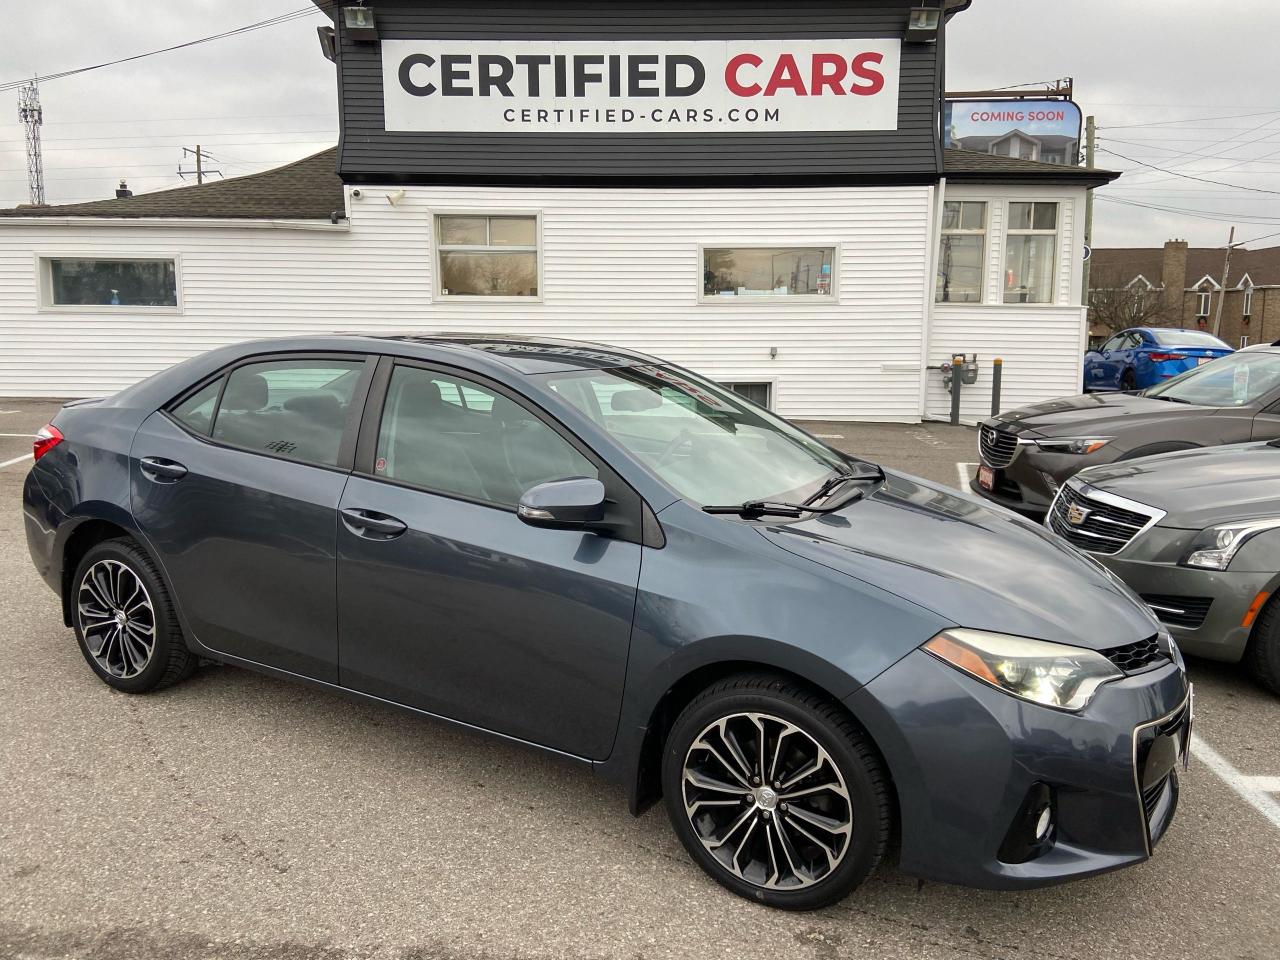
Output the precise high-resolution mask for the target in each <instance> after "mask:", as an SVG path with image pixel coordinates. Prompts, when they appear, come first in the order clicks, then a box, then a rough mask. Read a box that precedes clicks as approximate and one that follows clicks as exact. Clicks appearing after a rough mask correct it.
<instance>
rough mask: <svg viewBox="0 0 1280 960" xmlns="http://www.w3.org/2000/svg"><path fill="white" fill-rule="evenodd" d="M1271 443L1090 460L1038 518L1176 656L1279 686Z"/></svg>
mask: <svg viewBox="0 0 1280 960" xmlns="http://www.w3.org/2000/svg"><path fill="white" fill-rule="evenodd" d="M1278 448H1280V440H1271V441H1268V442H1266V443H1249V444H1236V445H1231V446H1224V447H1211V448H1209V449H1205V450H1189V451H1184V452H1182V453H1169V454H1165V455H1164V456H1159V457H1148V458H1146V459H1144V460H1137V461H1134V462H1132V463H1117V464H1110V465H1106V466H1100V467H1090V468H1089V469H1088V470H1085V471H1083V472H1081V473H1078V474H1076V476H1074V477H1072V478H1071V479H1070V480H1068V481H1067V482H1066V483H1065V484H1063V485H1062V488H1061V490H1059V492H1058V496H1057V497H1056V498H1055V500H1054V501H1053V507H1052V509H1051V510H1050V511H1049V515H1048V517H1047V518H1046V520H1045V524H1046V526H1048V527H1049V529H1051V530H1053V532H1054V533H1056V534H1058V535H1059V536H1061V537H1064V538H1065V539H1067V540H1069V541H1070V542H1071V543H1072V544H1073V545H1074V546H1076V547H1077V548H1079V549H1080V550H1084V551H1085V552H1087V553H1090V554H1093V555H1094V556H1096V557H1097V558H1098V559H1099V560H1100V561H1101V562H1102V563H1104V564H1106V566H1107V567H1109V568H1110V569H1111V570H1113V571H1114V572H1115V573H1116V575H1117V576H1119V577H1120V579H1122V580H1123V581H1124V582H1125V583H1127V584H1128V585H1129V586H1130V587H1132V588H1133V589H1134V590H1135V591H1136V592H1137V593H1139V594H1141V596H1142V599H1143V600H1145V601H1146V602H1147V604H1148V605H1149V606H1150V607H1151V609H1152V610H1154V611H1155V613H1156V616H1158V617H1159V618H1160V620H1161V622H1163V623H1164V624H1165V626H1167V627H1168V628H1169V630H1170V631H1171V632H1172V633H1173V635H1174V637H1175V638H1176V639H1177V641H1178V646H1179V647H1181V648H1182V649H1183V650H1184V651H1185V652H1187V653H1192V654H1195V655H1197V656H1201V657H1208V658H1210V659H1213V660H1225V661H1228V662H1231V663H1235V662H1238V661H1240V660H1241V659H1243V660H1244V662H1245V664H1246V665H1247V666H1248V668H1249V669H1250V671H1251V672H1252V673H1253V674H1254V675H1255V676H1256V677H1257V678H1258V679H1259V680H1260V681H1261V682H1262V683H1263V684H1264V685H1266V686H1267V687H1269V688H1270V689H1271V690H1272V691H1274V692H1276V693H1280V589H1278V588H1280V449H1278Z"/></svg>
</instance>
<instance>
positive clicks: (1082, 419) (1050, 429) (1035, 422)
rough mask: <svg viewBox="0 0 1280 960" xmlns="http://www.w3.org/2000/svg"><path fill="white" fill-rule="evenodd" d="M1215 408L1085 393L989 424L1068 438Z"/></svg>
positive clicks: (1013, 412)
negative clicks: (1085, 432) (1082, 433)
mask: <svg viewBox="0 0 1280 960" xmlns="http://www.w3.org/2000/svg"><path fill="white" fill-rule="evenodd" d="M1216 410H1217V408H1216V407H1201V406H1196V405H1194V404H1189V403H1173V402H1171V401H1169V400H1155V399H1152V398H1150V397H1143V396H1139V395H1137V394H1132V393H1086V394H1081V395H1080V396H1078V397H1062V398H1060V399H1058V400H1046V401H1045V402H1044V403H1033V404H1031V406H1028V407H1019V408H1018V409H1017V410H1010V411H1009V412H1008V413H1002V414H1000V416H998V417H994V418H993V419H991V420H988V421H987V423H988V424H990V425H991V426H1000V427H1002V428H1004V429H1005V430H1007V431H1009V432H1011V433H1016V434H1019V435H1021V434H1026V435H1029V436H1042V437H1065V436H1072V435H1077V434H1079V433H1080V432H1081V431H1087V432H1088V433H1103V434H1105V433H1106V432H1107V431H1111V430H1115V431H1120V430H1126V431H1127V430H1133V429H1135V428H1141V427H1142V426H1143V424H1146V423H1148V422H1150V421H1152V420H1160V421H1161V422H1166V423H1167V422H1168V419H1169V418H1170V417H1180V416H1185V417H1188V418H1200V417H1204V416H1205V415H1206V414H1212V413H1214V412H1216Z"/></svg>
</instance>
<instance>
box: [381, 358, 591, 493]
mask: <svg viewBox="0 0 1280 960" xmlns="http://www.w3.org/2000/svg"><path fill="white" fill-rule="evenodd" d="M374 473H375V474H376V475H377V476H379V477H386V478H388V479H392V480H399V481H400V482H402V483H410V484H413V485H414V486H419V487H426V488H427V489H429V490H434V491H439V492H441V493H447V494H454V495H458V496H462V497H467V498H469V499H472V500H482V501H486V502H488V503H495V504H499V505H502V506H509V507H514V506H515V505H516V504H517V503H518V502H519V500H520V495H521V494H522V493H524V492H525V491H526V490H528V489H529V488H530V487H534V486H537V485H538V484H540V483H545V482H546V481H548V480H567V479H569V478H571V477H596V476H597V475H598V471H597V470H596V467H595V465H594V464H593V463H591V461H589V460H588V459H587V458H586V457H584V456H583V455H582V454H581V453H579V452H578V451H577V449H575V448H574V447H573V445H572V444H570V443H569V441H567V440H565V439H564V437H562V436H560V434H559V433H557V432H556V431H555V430H553V429H552V428H551V427H550V426H548V425H547V424H546V423H544V422H543V421H542V420H541V419H539V418H538V417H537V416H535V415H534V414H533V413H531V412H530V411H529V410H527V409H525V408H524V407H523V406H521V405H520V404H518V403H516V402H515V401H513V400H510V399H508V398H507V397H504V396H502V395H501V394H498V393H493V392H491V391H489V390H486V389H485V388H484V387H482V386H480V385H479V384H475V383H471V382H468V381H466V380H462V379H459V378H457V377H451V376H446V375H444V374H440V373H435V372H432V371H429V370H423V369H420V368H417V367H396V368H395V371H394V372H393V373H392V375H391V383H390V385H389V386H388V388H387V400H386V406H385V408H384V410H383V413H382V426H381V428H380V429H379V432H378V455H377V461H376V463H375V464H374Z"/></svg>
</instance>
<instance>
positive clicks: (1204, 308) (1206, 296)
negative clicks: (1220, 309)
mask: <svg viewBox="0 0 1280 960" xmlns="http://www.w3.org/2000/svg"><path fill="white" fill-rule="evenodd" d="M1212 299H1213V294H1212V293H1211V292H1210V291H1208V290H1201V291H1200V292H1199V293H1197V294H1196V316H1197V317H1207V316H1208V315H1209V305H1210V301H1212Z"/></svg>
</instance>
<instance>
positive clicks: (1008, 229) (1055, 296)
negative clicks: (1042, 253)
mask: <svg viewBox="0 0 1280 960" xmlns="http://www.w3.org/2000/svg"><path fill="white" fill-rule="evenodd" d="M1069 202H1070V201H1068V200H1065V199H1063V198H1061V197H1055V198H1049V197H1043V198H1042V197H1017V198H1015V199H1009V200H1005V201H1004V223H1003V225H1002V226H1003V236H1002V237H1001V247H1002V248H1003V249H1002V250H1001V251H1000V276H1001V278H1002V279H1001V281H1000V305H1001V306H1005V307H1024V308H1030V309H1035V308H1037V307H1039V308H1044V307H1056V306H1059V298H1060V290H1059V272H1060V271H1061V269H1062V263H1063V253H1062V212H1063V209H1064V208H1065V207H1066V206H1067V204H1068V203H1069ZM1016 203H1029V204H1031V205H1032V210H1031V223H1032V225H1031V226H1030V227H1027V228H1022V227H1014V226H1011V225H1010V224H1011V222H1012V221H1011V219H1010V218H1011V216H1012V209H1013V205H1014V204H1016ZM1036 204H1053V205H1054V206H1055V207H1056V208H1057V214H1056V215H1055V217H1054V221H1053V223H1054V226H1053V229H1052V230H1043V229H1040V230H1037V229H1036V227H1035V217H1036V214H1035V205H1036ZM1010 237H1053V238H1054V241H1053V270H1052V271H1051V272H1050V278H1051V279H1050V284H1051V286H1050V290H1049V299H1047V300H1028V301H1025V302H1022V301H1016V300H1015V301H1013V302H1010V301H1008V300H1006V299H1005V287H1004V280H1003V278H1004V277H1005V276H1007V275H1008V273H1009V250H1010V248H1011V246H1012V245H1011V244H1010V243H1009V238H1010Z"/></svg>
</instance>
